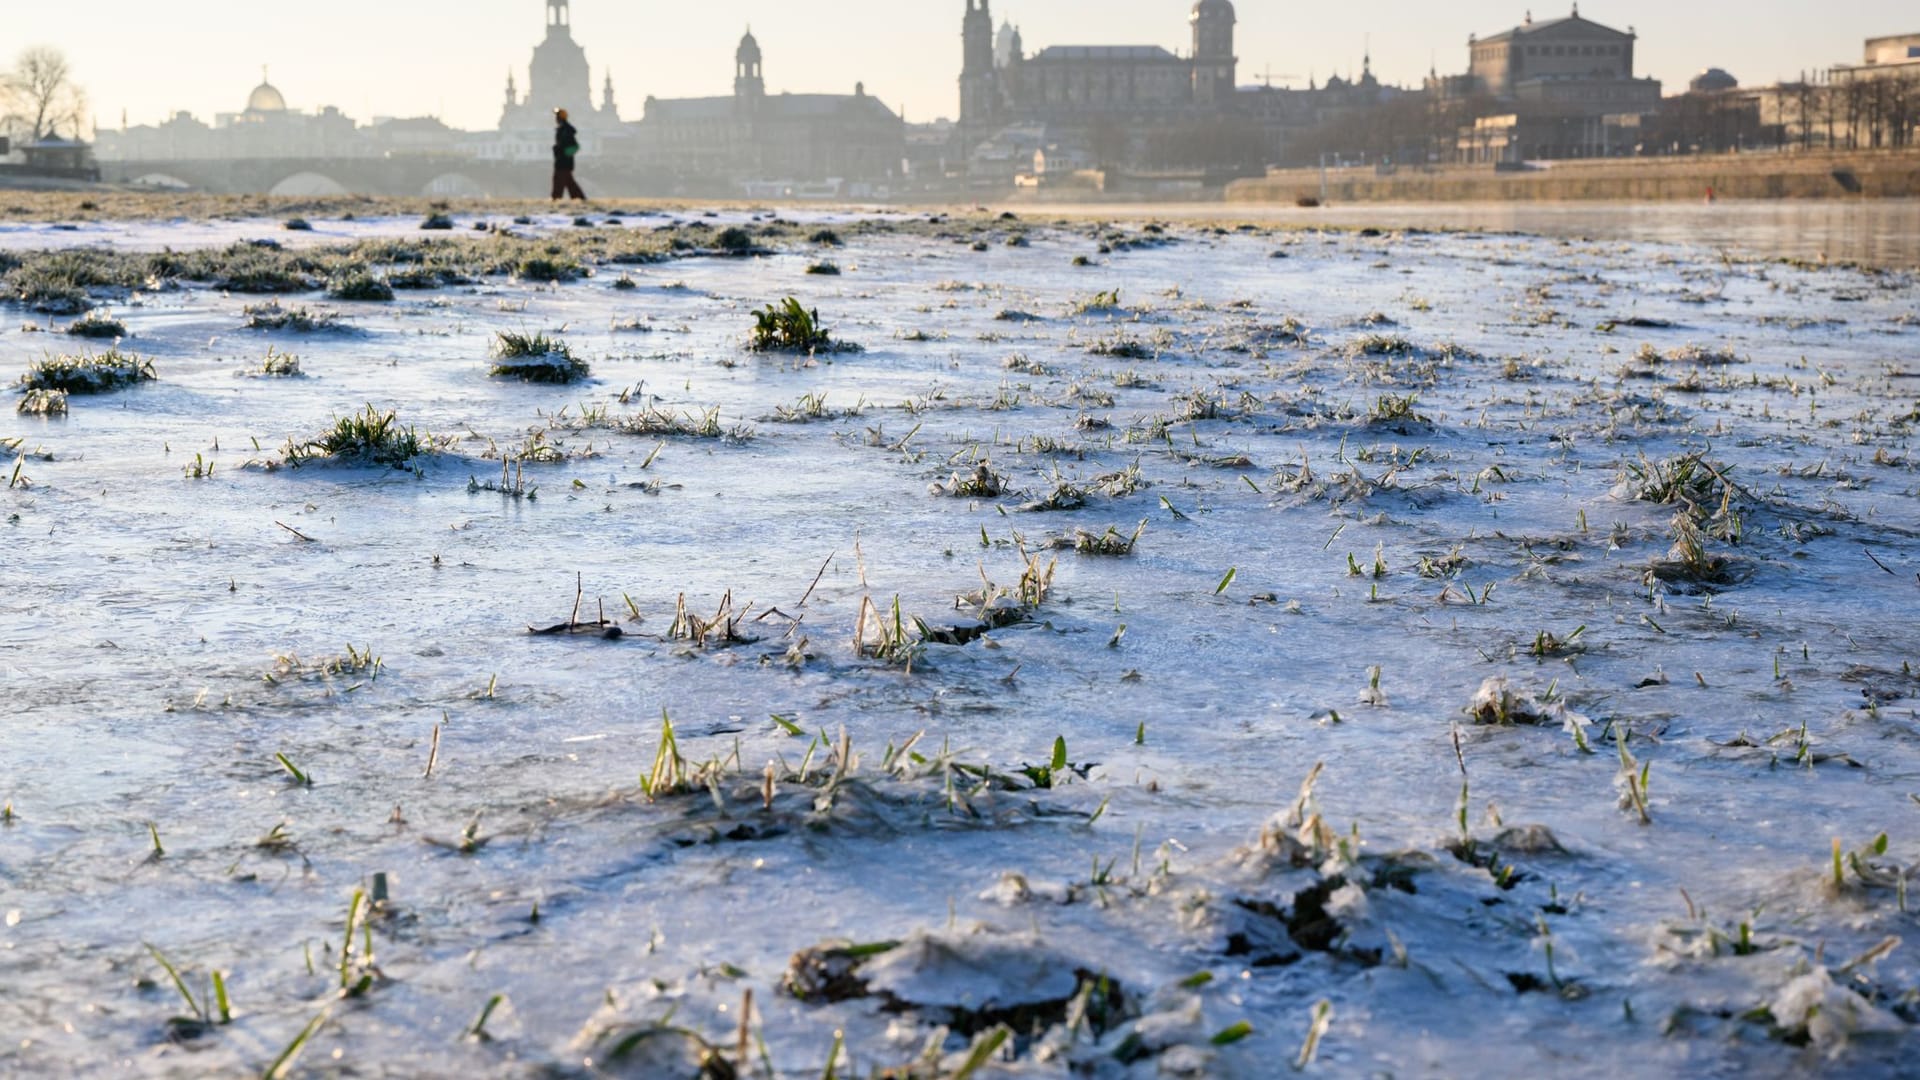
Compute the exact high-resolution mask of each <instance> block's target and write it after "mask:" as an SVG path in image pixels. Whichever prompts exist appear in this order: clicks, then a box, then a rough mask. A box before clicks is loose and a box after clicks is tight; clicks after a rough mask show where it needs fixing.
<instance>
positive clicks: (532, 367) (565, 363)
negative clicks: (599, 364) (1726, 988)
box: [492, 330, 591, 383]
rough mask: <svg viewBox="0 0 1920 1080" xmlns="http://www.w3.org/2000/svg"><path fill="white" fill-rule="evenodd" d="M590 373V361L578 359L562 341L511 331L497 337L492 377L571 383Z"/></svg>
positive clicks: (543, 335) (505, 331)
mask: <svg viewBox="0 0 1920 1080" xmlns="http://www.w3.org/2000/svg"><path fill="white" fill-rule="evenodd" d="M590 370H591V369H590V368H589V367H588V365H587V362H586V361H585V360H582V359H580V358H579V357H576V356H574V355H573V349H572V347H571V346H569V345H568V344H567V343H566V342H565V341H563V340H561V339H560V338H555V337H548V336H547V335H546V334H544V333H534V334H525V333H518V332H515V331H511V330H503V331H501V332H500V333H498V334H496V335H495V336H494V342H493V370H492V374H493V375H494V377H495V378H511V379H520V380H522V381H523V382H537V383H570V382H578V381H579V380H581V379H584V378H586V377H587V375H588V373H589V371H590Z"/></svg>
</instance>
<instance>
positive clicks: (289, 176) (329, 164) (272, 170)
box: [100, 156, 637, 198]
mask: <svg viewBox="0 0 1920 1080" xmlns="http://www.w3.org/2000/svg"><path fill="white" fill-rule="evenodd" d="M100 174H101V177H100V178H101V179H102V180H104V181H105V182H107V183H110V184H124V185H128V186H133V187H149V188H154V189H156V190H172V191H204V192H210V193H213V194H220V195H294V196H322V195H397V196H416V195H427V196H445V197H449V198H455V197H468V198H486V197H493V198H507V197H522V198H525V197H533V198H541V197H544V196H545V195H546V194H547V184H548V180H549V178H550V176H551V173H550V172H549V170H548V167H547V166H546V165H545V164H544V163H542V162H524V161H522V162H506V161H478V160H475V159H472V158H456V157H420V156H413V157H390V158H374V157H341V158H226V159H204V160H170V161H102V162H100ZM581 179H582V180H583V181H584V182H586V183H588V184H589V185H590V186H594V187H596V188H601V189H603V190H604V193H605V194H608V195H621V194H627V193H628V192H627V191H626V190H625V189H626V188H630V187H635V186H637V185H635V184H633V183H632V181H631V179H628V180H627V181H626V182H624V183H623V182H620V181H621V177H620V174H619V173H616V172H614V171H613V170H612V169H611V168H610V169H609V170H608V173H607V175H606V176H604V177H601V176H598V175H596V174H594V173H593V172H592V171H591V170H582V175H581ZM595 180H601V181H603V182H602V183H599V184H596V183H595Z"/></svg>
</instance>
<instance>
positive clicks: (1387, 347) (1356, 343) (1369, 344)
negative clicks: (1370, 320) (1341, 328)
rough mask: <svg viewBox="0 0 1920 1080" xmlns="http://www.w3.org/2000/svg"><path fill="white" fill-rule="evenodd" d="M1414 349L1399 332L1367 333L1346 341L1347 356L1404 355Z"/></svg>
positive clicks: (1411, 343)
mask: <svg viewBox="0 0 1920 1080" xmlns="http://www.w3.org/2000/svg"><path fill="white" fill-rule="evenodd" d="M1414 351H1416V350H1415V348H1414V345H1413V342H1411V341H1408V340H1407V339H1406V338H1404V337H1401V336H1400V335H1399V334H1367V335H1365V336H1364V337H1359V338H1355V339H1354V340H1353V341H1350V342H1348V343H1347V355H1348V356H1405V355H1407V354H1408V353H1412V352H1414Z"/></svg>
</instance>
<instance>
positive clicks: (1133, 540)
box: [1073, 518, 1147, 558]
mask: <svg viewBox="0 0 1920 1080" xmlns="http://www.w3.org/2000/svg"><path fill="white" fill-rule="evenodd" d="M1146 531H1147V519H1145V518H1141V519H1140V524H1139V525H1138V526H1136V527H1135V528H1134V530H1133V535H1131V536H1122V535H1121V534H1120V530H1119V529H1118V528H1115V527H1114V526H1112V525H1109V526H1107V531H1106V532H1104V533H1101V534H1099V535H1095V534H1093V533H1090V532H1088V531H1086V530H1085V529H1080V530H1077V531H1076V532H1075V533H1074V536H1073V550H1074V551H1076V552H1078V553H1079V554H1081V555H1105V556H1110V557H1116V558H1117V557H1119V556H1123V555H1131V554H1133V548H1134V545H1135V544H1138V543H1139V542H1140V536H1141V534H1142V533H1144V532H1146Z"/></svg>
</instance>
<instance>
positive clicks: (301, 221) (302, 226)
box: [281, 217, 313, 232]
mask: <svg viewBox="0 0 1920 1080" xmlns="http://www.w3.org/2000/svg"><path fill="white" fill-rule="evenodd" d="M281 228H284V229H286V230H287V231H288V232H312V231H313V223H312V222H310V221H308V220H307V219H306V218H303V217H290V218H288V219H287V220H286V223H285V224H284V225H282V226H281Z"/></svg>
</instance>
